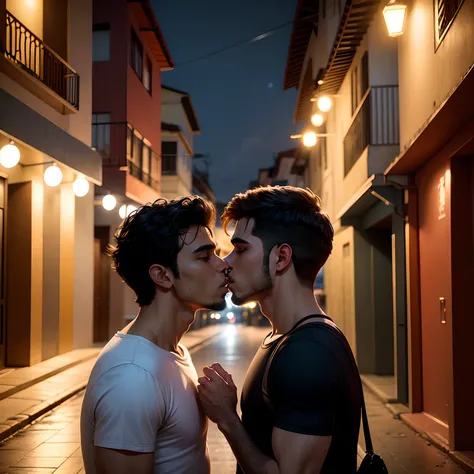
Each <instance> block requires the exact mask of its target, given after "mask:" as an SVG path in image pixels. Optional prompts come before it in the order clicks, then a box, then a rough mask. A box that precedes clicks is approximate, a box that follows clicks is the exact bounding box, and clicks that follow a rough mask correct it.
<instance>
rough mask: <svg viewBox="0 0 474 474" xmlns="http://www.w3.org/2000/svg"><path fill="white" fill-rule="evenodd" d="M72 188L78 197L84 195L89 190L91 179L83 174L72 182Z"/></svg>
mask: <svg viewBox="0 0 474 474" xmlns="http://www.w3.org/2000/svg"><path fill="white" fill-rule="evenodd" d="M72 190H73V191H74V194H75V195H76V196H77V197H84V196H85V195H86V194H87V193H88V192H89V181H87V179H86V178H83V177H82V176H81V177H79V178H77V179H76V180H75V181H74V183H72Z"/></svg>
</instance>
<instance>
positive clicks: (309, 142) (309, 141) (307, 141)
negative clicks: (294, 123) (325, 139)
mask: <svg viewBox="0 0 474 474" xmlns="http://www.w3.org/2000/svg"><path fill="white" fill-rule="evenodd" d="M316 141H317V138H316V134H315V133H314V132H306V133H305V134H303V145H304V146H307V147H308V148H311V147H312V146H314V145H316Z"/></svg>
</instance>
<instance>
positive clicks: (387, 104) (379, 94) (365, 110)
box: [344, 86, 400, 176]
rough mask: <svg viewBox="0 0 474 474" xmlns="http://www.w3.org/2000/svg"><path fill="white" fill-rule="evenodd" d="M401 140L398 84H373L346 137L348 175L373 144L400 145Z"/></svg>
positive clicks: (346, 167)
mask: <svg viewBox="0 0 474 474" xmlns="http://www.w3.org/2000/svg"><path fill="white" fill-rule="evenodd" d="M399 142H400V126H399V112H398V86H380V87H371V88H370V89H369V90H368V91H367V93H366V94H365V96H364V98H363V99H362V101H361V103H360V104H359V106H358V108H357V110H356V112H355V114H354V118H353V121H352V125H351V126H350V128H349V131H348V132H347V134H346V136H345V138H344V176H347V174H348V173H349V171H350V170H351V169H352V167H353V166H354V165H355V164H356V162H357V161H358V159H359V158H360V156H361V155H362V153H363V152H364V151H365V149H366V148H367V147H368V146H369V145H370V146H375V147H396V146H398V145H399ZM393 158H395V156H393V157H392V159H393Z"/></svg>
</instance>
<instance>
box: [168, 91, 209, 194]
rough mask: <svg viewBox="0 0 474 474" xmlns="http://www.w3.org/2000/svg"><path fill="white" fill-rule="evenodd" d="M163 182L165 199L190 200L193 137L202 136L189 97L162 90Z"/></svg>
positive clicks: (186, 94) (185, 94)
mask: <svg viewBox="0 0 474 474" xmlns="http://www.w3.org/2000/svg"><path fill="white" fill-rule="evenodd" d="M162 115H163V116H162V123H161V133H162V138H161V148H162V167H161V169H162V174H163V176H162V178H161V194H162V196H163V197H164V198H167V199H173V198H175V197H177V196H189V195H190V194H192V191H193V163H192V161H193V156H194V135H196V134H199V133H201V128H200V126H199V122H198V119H197V116H196V112H195V110H194V107H193V103H192V101H191V96H190V95H189V94H188V93H187V92H184V91H180V90H178V89H173V88H171V87H166V86H163V87H162Z"/></svg>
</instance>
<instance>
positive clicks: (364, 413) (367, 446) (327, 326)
mask: <svg viewBox="0 0 474 474" xmlns="http://www.w3.org/2000/svg"><path fill="white" fill-rule="evenodd" d="M314 325H317V326H318V327H320V328H325V329H326V330H329V331H331V332H332V333H333V334H335V335H336V337H337V338H338V339H339V341H340V342H341V344H342V345H343V347H344V349H345V351H346V354H347V356H348V357H349V360H350V361H351V364H352V367H353V369H354V370H355V371H356V373H357V375H358V376H359V384H360V396H361V409H362V426H363V430H364V439H365V450H366V452H367V453H372V452H373V451H374V448H373V445H372V437H371V435H370V428H369V420H368V418H367V410H366V408H365V399H364V390H363V388H362V380H361V378H360V374H359V369H358V367H357V363H356V361H355V358H354V354H353V353H352V350H351V347H350V345H349V342H348V341H347V339H346V337H345V336H344V333H343V332H342V331H341V330H340V329H339V328H337V327H336V326H332V325H330V324H327V323H324V322H318V321H315V322H313V323H310V324H308V325H307V326H314ZM304 327H306V326H304ZM289 335H290V333H288V334H285V335H283V336H282V337H281V338H280V339H279V340H278V343H277V344H276V345H275V347H274V348H273V350H272V352H271V354H270V356H269V357H268V360H267V363H266V365H265V371H264V373H263V381H262V394H263V398H264V400H265V403H266V404H267V405H268V406H269V407H270V408H273V407H272V403H271V400H270V397H269V394H268V373H269V372H270V366H271V364H272V362H273V359H274V357H275V355H276V354H277V353H278V351H279V349H280V347H281V346H282V344H283V342H284V341H285V340H286V339H287V338H288V336H289Z"/></svg>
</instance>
